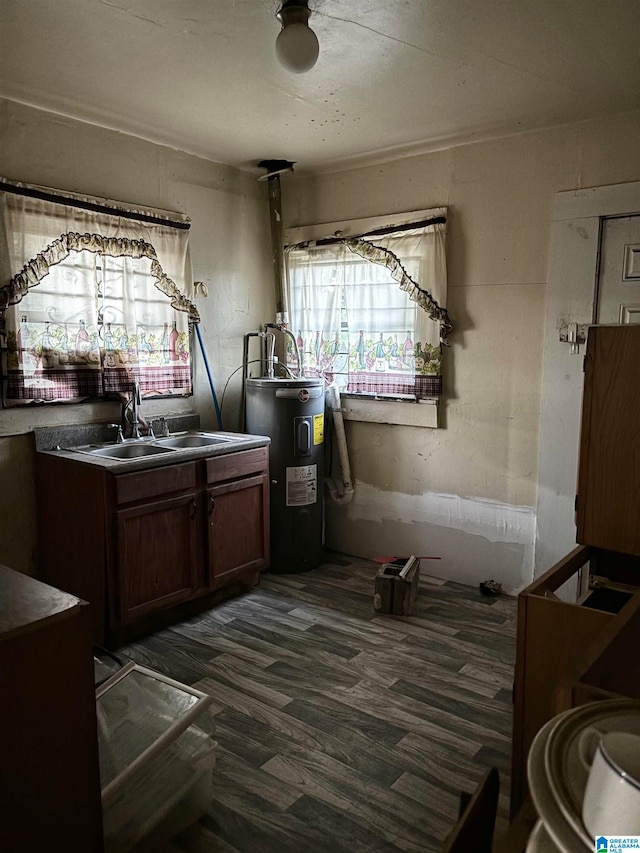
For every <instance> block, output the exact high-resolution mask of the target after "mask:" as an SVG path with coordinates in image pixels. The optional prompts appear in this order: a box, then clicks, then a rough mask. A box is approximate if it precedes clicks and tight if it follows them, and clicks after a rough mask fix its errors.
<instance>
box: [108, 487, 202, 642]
mask: <svg viewBox="0 0 640 853" xmlns="http://www.w3.org/2000/svg"><path fill="white" fill-rule="evenodd" d="M197 508H198V501H197V498H196V494H195V493H191V494H188V495H182V496H181V497H175V498H171V499H169V500H160V501H153V502H150V503H145V504H138V505H136V506H133V507H131V508H129V509H122V510H119V511H118V512H117V513H116V523H117V536H118V567H117V570H116V587H117V593H118V600H119V615H120V622H121V624H122V625H128V624H131V623H132V622H134V621H135V620H136V619H137V618H138V617H139V616H142V615H144V614H146V613H149V612H151V611H153V610H162V609H164V608H166V607H170V606H171V605H173V604H177V603H178V602H181V601H184V600H186V599H188V598H190V597H192V595H193V594H194V592H195V591H196V590H197V588H198V566H199V554H198V537H197V522H196V516H197Z"/></svg>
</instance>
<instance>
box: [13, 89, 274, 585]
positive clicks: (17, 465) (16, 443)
mask: <svg viewBox="0 0 640 853" xmlns="http://www.w3.org/2000/svg"><path fill="white" fill-rule="evenodd" d="M0 175H1V176H2V177H4V178H8V179H13V180H20V181H26V182H29V183H36V184H43V185H45V186H50V187H55V188H59V189H63V190H69V191H74V192H80V193H87V194H91V195H97V196H100V197H106V198H110V199H115V200H117V201H122V202H128V203H130V204H132V205H137V206H144V205H148V206H151V207H159V208H164V209H168V210H176V211H181V212H183V213H185V214H187V215H188V216H189V217H190V218H191V220H192V227H191V238H190V245H191V259H192V263H193V273H194V280H196V281H204V282H205V283H206V284H207V287H208V290H209V296H208V298H207V299H198V307H199V309H200V314H201V317H202V324H201V330H202V334H203V337H204V340H205V345H206V348H207V354H208V357H209V361H210V364H211V368H212V372H213V375H214V379H215V382H216V387H217V391H218V395H219V396H220V394H221V392H222V387H223V385H224V383H225V381H226V379H227V377H228V376H229V374H230V373H231V371H232V370H233V369H234V368H236V367H237V366H238V365H239V364H240V363H241V360H242V337H243V335H244V333H245V332H248V331H251V330H253V329H255V328H257V327H258V326H259V325H260V324H261V323H264V322H267V321H271V320H272V319H273V317H274V310H275V309H274V304H273V284H272V273H271V255H270V244H269V215H268V202H267V195H266V188H265V187H266V185H265V184H264V183H258V182H257V181H256V180H255V178H254V177H253V176H251V175H248V174H246V173H243V172H240V171H238V170H237V169H232V168H230V167H227V166H221V165H218V164H215V163H211V162H208V161H206V160H201V159H199V158H197V157H193V156H190V155H188V154H184V153H182V152H179V151H175V150H173V149H170V148H166V147H163V146H159V145H154V144H152V143H149V142H145V141H143V140H141V139H137V138H134V137H131V136H127V135H125V134H121V133H115V132H113V131H109V130H105V129H103V128H99V127H94V126H91V125H88V124H83V123H80V122H75V121H72V120H69V119H66V118H63V117H61V116H57V115H54V114H52V113H46V112H42V111H39V110H34V109H31V108H28V107H24V106H21V105H18V104H14V103H11V102H7V101H0ZM239 379H240V373H238V374H236V377H235V381H232V382H231V383H230V386H229V391H228V392H227V397H226V401H225V408H224V415H225V427H226V428H228V429H235V428H237V424H238V420H237V415H238V408H237V400H238V393H237V389H238V388H239ZM194 408H195V409H196V410H197V411H198V412H199V413H200V414H201V417H202V422H203V424H204V425H206V426H212V425H214V423H215V420H214V409H213V404H212V401H211V394H210V391H209V385H208V381H207V377H206V373H205V370H204V367H203V363H202V361H201V360H200V357H199V355H198V356H197V357H196V361H195V395H194V397H193V398H187V399H186V400H184V401H182V400H171V401H166V402H164V403H159V402H156V403H148V404H146V405H145V412H147V413H148V414H153V415H155V414H160V413H168V412H175V411H184V410H192V409H194ZM118 413H119V407H118V406H117V405H116V404H108V403H101V404H99V405H83V406H47V407H43V408H38V409H36V410H28V411H21V412H16V411H15V410H13V411H10V410H0V483H2V488H0V519H1V520H0V563H5V564H7V565H9V566H12V567H13V568H16V569H19V570H20V571H25V572H29V573H33V572H34V571H35V566H36V562H35V559H36V556H35V555H36V514H35V492H34V489H35V486H34V456H33V440H32V436H29V435H25V433H27V432H28V431H29V430H31V429H32V428H33V427H34V426H45V425H50V424H53V423H79V422H89V421H109V420H113V419H114V418H117V416H118ZM18 434H23V435H22V436H21V437H20V438H17V437H11V436H16V435H18ZM70 535H72V532H71V531H70Z"/></svg>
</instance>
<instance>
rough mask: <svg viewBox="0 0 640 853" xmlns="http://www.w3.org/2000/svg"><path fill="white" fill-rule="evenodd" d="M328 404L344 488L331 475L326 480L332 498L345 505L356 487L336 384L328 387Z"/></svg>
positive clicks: (350, 499)
mask: <svg viewBox="0 0 640 853" xmlns="http://www.w3.org/2000/svg"><path fill="white" fill-rule="evenodd" d="M327 404H328V406H329V411H330V412H331V415H332V418H333V427H334V429H335V432H336V441H337V443H338V458H339V459H340V470H341V472H342V482H343V487H342V490H339V489H338V486H337V485H336V482H335V481H334V480H332V479H331V478H330V477H328V478H327V479H326V480H325V483H326V486H327V491H328V492H329V497H330V498H331V500H332V501H333V502H334V503H336V504H340V505H344V504H348V503H350V502H351V501H352V500H353V496H354V494H355V488H354V485H353V481H352V479H351V465H350V464H349V451H348V449H347V437H346V435H345V431H344V418H343V417H342V408H341V406H340V392H339V391H338V389H337V388H336V386H335V385H329V387H328V388H327Z"/></svg>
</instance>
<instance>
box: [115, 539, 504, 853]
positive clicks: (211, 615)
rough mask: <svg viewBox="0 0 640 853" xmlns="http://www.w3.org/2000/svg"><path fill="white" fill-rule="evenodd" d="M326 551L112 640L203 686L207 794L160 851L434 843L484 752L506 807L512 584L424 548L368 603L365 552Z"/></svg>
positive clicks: (387, 847)
mask: <svg viewBox="0 0 640 853" xmlns="http://www.w3.org/2000/svg"><path fill="white" fill-rule="evenodd" d="M328 559H329V561H328V562H327V563H325V564H324V565H323V566H321V567H320V568H318V569H315V570H314V571H311V572H308V573H306V574H299V575H265V576H263V579H262V581H261V583H260V585H259V586H257V587H255V588H254V589H253V590H251V591H250V592H248V593H247V594H246V595H243V596H241V597H239V598H236V599H233V600H231V601H228V602H226V603H225V604H222V605H220V606H218V607H216V608H214V609H212V610H209V611H207V612H205V613H203V614H201V615H199V616H197V617H195V618H192V619H190V620H188V621H186V622H182V623H180V624H178V625H174V626H172V627H171V628H169V629H167V630H163V631H160V632H158V633H156V634H153V635H151V636H149V637H147V638H145V639H143V640H141V641H139V642H136V643H132V644H130V645H128V646H127V647H126V648H124V649H122V650H121V652H120V654H121V655H122V656H126V657H129V658H130V659H132V660H135V661H137V662H138V663H142V664H145V665H147V666H150V667H152V668H154V669H156V670H159V671H160V672H164V673H167V674H168V675H170V676H171V677H172V678H175V679H177V680H178V681H182V682H184V683H186V684H190V685H193V686H195V687H198V688H199V689H201V690H203V691H205V692H207V693H209V694H210V695H211V696H213V698H214V704H213V705H212V708H211V711H210V713H211V714H213V715H214V717H215V720H214V723H215V739H216V740H217V741H218V744H219V747H218V750H217V763H216V769H215V771H214V782H213V790H212V800H211V807H210V808H209V811H208V813H207V814H206V815H205V816H203V817H202V818H201V819H200V820H199V821H198V822H197V823H195V824H193V825H192V826H191V827H189V828H188V829H186V830H183V831H182V832H180V833H179V834H178V835H176V836H175V837H174V838H173V839H172V840H171V841H169V842H168V843H167V844H166V846H164V847H162V850H163V851H173V853H177V851H190V852H191V853H201V851H202V853H205V851H221V852H222V853H232V852H233V851H239V853H243V851H249V853H253V851H274V853H275V851H278V853H303V852H304V853H306V851H318V853H320V851H336V853H338V851H350V853H352V851H358V853H365V851H367V853H368V851H388V853H391V851H397V850H414V851H427V852H428V851H437V850H439V849H440V847H441V842H442V840H443V839H444V837H445V836H446V834H447V832H448V831H449V830H450V829H451V827H452V826H453V825H454V823H455V821H456V818H457V811H458V800H459V794H460V791H462V790H465V791H469V792H471V791H473V790H474V788H475V787H476V785H477V783H478V782H479V780H480V778H481V777H482V776H483V774H484V773H485V772H486V770H487V769H488V768H489V767H490V766H492V765H495V766H497V767H498V768H499V770H500V775H501V797H500V806H499V818H498V826H497V831H498V833H499V832H500V831H501V830H502V829H503V828H504V826H505V825H506V818H507V813H508V790H509V759H510V743H511V734H510V733H511V685H512V677H513V662H514V653H515V628H516V601H515V599H512V598H507V597H499V598H487V597H485V596H482V595H481V594H480V592H479V590H478V589H476V588H472V587H467V586H462V585H461V584H457V583H451V582H444V581H441V580H438V579H436V578H432V577H429V576H427V575H426V571H427V570H428V569H432V567H435V566H436V565H437V564H433V563H427V562H424V561H423V563H422V577H421V582H420V592H419V596H418V600H417V602H416V606H415V608H414V611H413V614H412V615H411V616H408V617H395V616H385V615H379V614H376V613H374V611H373V606H372V602H373V578H374V576H375V573H376V571H377V569H378V566H377V565H376V564H375V563H369V562H367V561H364V560H358V559H348V558H344V557H342V556H338V555H330V556H329V558H328Z"/></svg>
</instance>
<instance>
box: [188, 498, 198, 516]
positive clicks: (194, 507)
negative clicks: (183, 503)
mask: <svg viewBox="0 0 640 853" xmlns="http://www.w3.org/2000/svg"><path fill="white" fill-rule="evenodd" d="M196 510H197V507H196V499H195V498H193V499H192V500H191V514H190V515H189V518H190V519H191V521H195V517H196Z"/></svg>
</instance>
